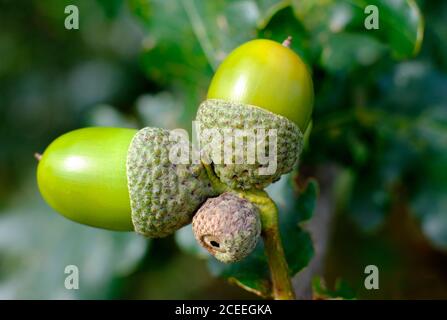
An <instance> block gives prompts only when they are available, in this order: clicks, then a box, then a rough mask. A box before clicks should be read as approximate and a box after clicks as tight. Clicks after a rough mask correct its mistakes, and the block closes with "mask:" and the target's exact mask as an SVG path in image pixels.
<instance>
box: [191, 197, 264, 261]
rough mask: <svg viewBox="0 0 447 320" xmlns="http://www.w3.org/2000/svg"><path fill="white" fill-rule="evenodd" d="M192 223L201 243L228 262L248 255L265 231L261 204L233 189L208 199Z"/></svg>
mask: <svg viewBox="0 0 447 320" xmlns="http://www.w3.org/2000/svg"><path fill="white" fill-rule="evenodd" d="M192 227H193V231H194V236H195V238H196V239H197V241H198V242H199V243H200V245H201V246H202V247H204V248H205V249H206V250H208V252H210V253H211V254H212V255H213V256H214V257H215V258H216V259H218V260H220V261H222V262H225V263H232V262H236V261H240V260H242V259H244V258H245V257H246V256H248V255H249V254H250V253H251V252H252V251H253V250H254V248H255V247H256V244H257V242H258V240H259V237H260V234H261V220H260V216H259V212H258V209H257V207H256V206H255V205H253V204H252V203H251V202H249V201H248V200H246V199H243V198H241V197H239V196H237V195H236V194H234V193H232V192H226V193H223V194H221V195H220V196H218V197H216V198H210V199H208V200H207V201H206V202H205V203H204V204H203V206H202V207H201V208H200V209H199V210H198V211H197V213H196V214H195V215H194V218H193V222H192Z"/></svg>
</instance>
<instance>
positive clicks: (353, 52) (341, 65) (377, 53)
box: [320, 32, 386, 72]
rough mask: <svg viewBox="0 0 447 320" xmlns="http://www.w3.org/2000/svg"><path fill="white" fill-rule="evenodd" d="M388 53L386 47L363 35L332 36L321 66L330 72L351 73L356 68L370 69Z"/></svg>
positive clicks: (324, 52) (337, 34)
mask: <svg viewBox="0 0 447 320" xmlns="http://www.w3.org/2000/svg"><path fill="white" fill-rule="evenodd" d="M385 52H386V46H385V45H383V44H382V43H381V42H379V41H378V40H377V39H375V38H373V37H369V36H365V35H363V34H355V33H347V32H340V33H334V34H330V35H329V36H328V40H327V42H326V43H325V44H324V49H323V52H322V54H321V57H320V64H321V66H323V67H324V68H325V69H326V70H328V71H330V72H340V71H342V72H349V71H352V69H354V67H357V66H361V67H368V66H370V65H372V64H373V63H375V62H376V61H377V60H378V59H379V58H380V57H382V56H383V54H384V53H385Z"/></svg>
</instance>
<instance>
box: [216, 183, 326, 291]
mask: <svg viewBox="0 0 447 320" xmlns="http://www.w3.org/2000/svg"><path fill="white" fill-rule="evenodd" d="M290 180H291V175H286V176H284V177H283V178H282V179H281V180H280V181H279V182H277V183H275V184H273V185H271V186H269V188H268V192H269V194H270V196H271V197H272V199H273V200H274V201H275V202H276V204H277V206H278V209H279V221H280V232H281V239H282V243H283V246H284V251H285V254H286V259H287V262H288V264H289V269H290V274H291V276H293V275H295V274H296V273H297V272H298V271H300V270H301V269H303V268H304V267H305V266H306V265H307V264H308V263H309V261H310V259H311V258H312V256H313V252H314V251H313V247H312V240H311V238H310V235H309V233H308V232H307V231H305V230H303V228H302V223H304V222H305V221H307V220H309V219H310V218H311V217H312V213H313V211H314V209H315V205H316V198H317V194H318V185H317V183H316V181H314V180H310V181H309V182H308V184H307V186H306V188H304V189H303V190H300V191H299V193H298V195H296V193H295V191H294V188H293V186H292V183H291V181H290ZM209 267H210V270H211V272H212V273H213V274H214V275H216V276H220V277H224V278H227V279H229V280H230V281H231V282H234V283H236V284H238V285H240V286H241V287H243V288H245V289H246V290H248V291H251V292H253V293H256V294H258V295H260V296H264V297H270V296H271V283H270V275H269V269H268V265H267V259H266V256H265V254H264V245H263V243H262V241H260V242H259V243H258V245H257V247H256V249H255V250H254V251H253V253H252V254H250V255H249V256H248V257H247V258H245V259H244V260H242V261H240V262H237V263H233V264H223V263H220V262H218V261H216V260H215V259H211V260H210V262H209Z"/></svg>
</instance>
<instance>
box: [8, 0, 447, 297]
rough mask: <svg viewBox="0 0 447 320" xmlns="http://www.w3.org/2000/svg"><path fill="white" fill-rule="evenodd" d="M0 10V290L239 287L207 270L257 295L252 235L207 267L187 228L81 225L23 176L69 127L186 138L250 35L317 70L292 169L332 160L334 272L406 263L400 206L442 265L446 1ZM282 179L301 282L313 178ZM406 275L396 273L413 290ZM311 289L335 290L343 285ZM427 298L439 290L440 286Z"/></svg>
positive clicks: (288, 0) (12, 6)
mask: <svg viewBox="0 0 447 320" xmlns="http://www.w3.org/2000/svg"><path fill="white" fill-rule="evenodd" d="M68 4H75V5H77V6H78V7H79V11H80V29H79V30H71V31H70V30H66V29H65V28H64V27H63V25H64V19H65V14H64V8H65V6H66V5H68ZM370 4H374V5H377V6H378V8H379V17H380V29H379V30H366V29H365V28H364V25H363V23H364V19H365V17H366V14H365V13H364V8H365V7H366V6H367V5H370ZM0 18H1V21H2V28H0V53H1V57H2V58H1V62H0V103H1V105H0V145H1V147H2V148H1V149H0V297H6V298H14V297H21V298H115V297H122V296H124V297H133V298H141V297H144V298H160V297H164V298H169V297H177V298H188V297H210V296H211V297H218V298H219V297H220V298H222V297H235V295H236V296H237V295H242V294H243V293H242V292H239V291H235V290H233V289H231V287H228V286H226V285H225V283H224V282H219V280H214V279H212V277H210V276H209V274H207V275H204V274H205V273H206V270H209V271H210V272H211V273H212V274H214V275H220V276H222V277H224V278H230V279H233V282H236V283H239V284H241V285H243V286H248V287H250V288H252V291H253V290H254V291H258V292H261V293H262V294H264V295H268V294H269V292H268V291H269V285H270V284H269V283H268V274H267V269H266V264H265V257H264V255H263V251H262V243H261V244H260V245H259V247H258V248H257V249H256V250H255V252H254V253H253V254H252V255H251V256H250V257H248V258H247V259H246V260H244V261H242V262H240V263H238V264H234V265H231V266H227V265H221V264H219V263H217V262H216V261H214V260H210V261H208V262H206V261H204V260H205V259H203V258H208V255H207V254H206V253H205V252H204V251H203V250H202V249H200V248H198V247H197V245H196V243H195V241H194V239H193V238H192V232H191V228H190V226H187V227H185V228H183V229H181V230H180V231H179V232H178V233H177V234H176V235H175V239H174V238H170V240H169V239H164V240H157V241H153V242H149V241H147V240H143V239H141V238H140V237H139V236H137V235H133V234H119V233H113V232H106V231H100V230H96V229H92V228H89V227H85V226H80V225H76V224H74V223H72V222H70V221H66V220H64V219H63V218H61V217H59V216H57V215H56V214H55V213H54V212H52V210H51V209H50V208H48V206H46V205H45V204H44V203H43V201H42V200H41V198H40V196H39V195H38V191H37V186H36V184H35V183H34V182H30V181H34V175H35V174H34V170H35V163H34V159H33V158H32V154H33V153H34V152H36V151H42V150H44V148H45V146H47V145H48V144H49V143H50V142H51V141H52V140H53V139H54V138H55V137H57V136H58V135H59V134H61V133H63V132H66V131H69V130H72V129H74V128H78V127H83V126H93V125H100V126H123V127H142V126H148V125H149V126H163V127H166V128H176V127H183V128H185V129H188V130H190V129H191V120H192V119H194V115H195V112H196V108H197V106H198V104H199V103H200V102H201V101H202V100H203V99H205V96H206V89H207V86H208V83H209V81H210V79H211V76H212V74H213V71H214V70H215V69H216V67H217V66H218V65H219V63H220V62H221V61H222V60H223V59H224V57H225V56H226V54H228V53H229V52H230V51H231V50H232V49H233V48H235V47H236V46H238V45H239V44H241V43H243V42H245V41H247V40H249V39H253V38H257V37H262V38H270V39H274V40H277V41H282V40H283V39H284V38H285V37H286V36H288V35H291V36H292V37H293V43H292V49H293V50H295V51H296V52H298V53H299V54H300V55H301V56H302V57H303V60H304V61H305V62H306V63H307V64H308V65H309V69H310V70H311V71H312V74H313V79H314V85H315V94H316V101H315V109H314V110H315V111H314V116H313V130H312V134H311V135H310V141H309V144H308V146H307V148H306V150H305V153H304V154H303V156H302V158H301V160H300V167H301V168H303V169H306V168H314V167H329V166H333V165H334V164H335V165H336V166H337V168H338V176H337V178H336V181H335V183H334V189H335V190H334V194H335V195H336V202H335V203H333V209H334V210H335V209H336V210H337V213H338V216H337V223H336V224H335V226H334V235H333V239H335V240H337V241H335V242H334V243H333V244H332V248H331V252H330V255H329V259H328V263H327V264H328V266H327V270H328V271H327V274H328V276H329V277H332V278H336V277H338V276H339V275H341V276H342V277H344V278H345V277H346V278H347V279H348V281H350V282H349V284H351V283H352V282H355V283H361V281H360V282H359V280H358V279H357V278H355V277H353V274H359V276H360V277H361V276H362V275H363V274H362V270H359V268H360V266H361V263H366V264H371V263H377V264H378V265H380V266H381V272H383V273H385V277H384V278H385V279H388V280H389V281H392V279H393V277H394V278H395V277H396V275H397V274H399V270H407V271H408V269H406V268H409V266H408V265H409V264H410V263H412V262H413V261H414V260H411V259H409V258H408V255H407V252H408V250H407V249H405V248H406V247H405V246H404V245H402V244H400V242H399V244H398V245H396V241H397V240H396V238H395V237H392V235H393V234H394V233H396V234H400V233H401V231H402V229H403V228H406V224H403V223H402V224H401V223H399V222H400V220H397V222H396V220H393V219H395V218H393V217H395V216H396V210H397V211H399V212H405V214H406V215H405V217H406V218H405V219H403V220H405V221H406V220H407V219H414V225H413V224H412V226H413V227H411V230H412V233H411V235H409V236H408V237H406V238H405V239H408V243H409V244H407V245H416V244H415V243H417V244H418V246H419V247H420V246H424V245H427V243H428V244H429V246H430V247H429V246H428V245H427V247H429V248H430V249H423V250H422V249H421V250H419V251H415V252H416V253H417V254H418V256H417V257H413V259H416V261H417V262H418V264H417V265H419V266H421V269H423V270H429V271H433V270H434V269H430V268H428V269H427V267H426V266H425V265H424V262H423V260H424V259H426V258H427V257H428V256H430V255H429V254H428V253H427V252H431V251H427V250H433V249H432V248H436V250H439V251H440V252H441V255H443V256H444V254H445V250H446V248H447V201H446V199H447V198H446V197H445V195H446V192H447V173H446V172H447V170H446V168H447V155H446V150H447V105H446V104H447V29H446V28H445V21H446V19H447V3H446V2H442V1H428V0H426V1H423V0H421V1H417V2H416V1H412V0H394V1H385V0H370V1H366V0H339V1H335V0H312V1H311V0H296V1H295V0H285V1H284V0H282V1H281V0H238V1H236V0H228V1H223V0H215V1H200V0H169V1H166V0H129V1H124V0H110V1H109V0H97V1H89V0H71V1H68V0H46V1H37V0H27V1H20V2H17V1H12V0H1V1H0ZM424 21H425V28H424ZM303 171H304V172H305V171H306V170H303ZM300 175H301V173H300ZM289 182H290V177H289V176H288V177H284V178H283V179H282V180H281V181H280V182H278V183H276V184H274V185H272V186H271V187H270V188H269V192H270V194H271V195H272V197H273V198H274V199H275V200H276V201H278V206H279V208H280V211H281V218H280V219H281V228H282V231H283V234H284V235H283V237H284V239H285V241H284V243H285V250H286V253H287V259H288V260H289V263H290V265H291V271H292V273H296V272H298V271H299V270H301V269H302V268H304V267H305V266H306V265H307V263H308V262H309V260H310V259H311V258H312V255H313V250H314V249H313V248H312V242H311V239H310V237H309V234H308V233H307V232H306V231H305V228H303V226H302V225H301V222H303V221H306V220H308V219H310V218H311V216H312V212H313V208H314V206H315V201H316V197H317V190H318V187H317V185H316V183H315V182H313V180H311V182H309V184H307V187H306V188H303V187H301V188H293V187H290V185H289ZM396 208H397V209H396ZM399 217H401V216H400V215H399ZM390 224H391V226H392V228H391V227H390ZM347 226H349V227H347ZM388 229H389V230H388ZM387 230H388V231H387ZM415 230H416V231H415ZM365 237H366V238H368V237H371V238H368V239H369V240H365ZM388 237H391V239H390V238H388ZM415 239H416V240H415ZM373 240H374V241H373ZM355 241H358V242H355ZM426 241H427V242H426ZM149 243H150V244H151V245H150V246H149ZM162 243H164V245H163V244H162ZM420 243H424V245H421V244H420ZM337 245H338V247H337ZM424 248H425V247H424ZM179 249H180V250H179ZM342 249H345V250H348V251H347V252H349V254H347V253H346V252H343V250H342ZM364 251H365V252H364ZM351 252H355V254H351ZM363 252H364V253H363ZM416 253H415V254H416ZM432 254H435V253H432ZM197 257H199V259H197ZM340 258H342V259H340ZM356 259H357V260H356ZM371 260H372V261H371ZM67 264H75V265H78V266H79V267H80V268H81V269H84V268H85V269H87V270H88V275H87V274H85V277H88V279H87V278H86V279H85V280H83V278H82V275H81V288H82V289H81V290H79V291H77V292H69V291H67V290H65V289H63V279H64V277H65V275H64V273H63V268H64V266H65V265H67ZM339 264H343V266H341V265H339ZM349 266H352V267H349ZM424 266H425V267H424ZM444 266H445V264H444ZM355 268H357V269H355ZM424 268H425V269H424ZM444 269H445V268H444ZM184 270H186V271H187V272H185V271H184ZM407 271H406V272H407ZM129 273H130V275H129ZM186 274H188V276H186V277H185V275H186ZM414 274H417V272H410V271H408V272H407V273H405V274H403V275H400V277H401V278H399V279H400V281H407V282H409V283H416V280H414V279H413V278H412V277H411V276H410V275H414ZM433 274H434V275H438V274H439V272H437V271H433ZM405 275H407V276H405ZM168 279H169V280H168ZM234 279H237V280H234ZM216 281H217V282H216ZM427 281H428V280H427ZM192 282H193V283H194V284H192ZM427 283H431V282H430V281H428V282H427ZM441 283H443V282H442V281H441ZM315 285H316V284H315V283H314V289H315ZM423 285H424V283H422V284H421V286H423ZM353 287H354V288H355V289H359V288H358V287H357V286H353ZM216 288H218V290H217V291H216ZM317 289H318V288H317ZM318 290H319V291H318V292H319V294H320V295H326V296H328V297H333V296H334V295H333V293H334V292H335V293H337V290H338V289H337V288H336V289H335V290H334V292H332V291H329V290H327V289H325V288H323V287H322V286H321V285H320V286H319V289H318ZM393 290H397V289H396V287H393V286H392V285H388V286H386V285H385V289H384V292H385V293H383V294H382V297H390V296H398V297H405V295H395V292H394V291H393ZM417 290H418V289H417V288H416V289H415V291H416V292H417ZM439 290H440V291H439V292H440V293H439V296H444V297H445V296H446V294H447V288H445V287H444V288H440V289H439ZM442 290H444V291H442ZM402 292H406V294H407V296H408V295H409V294H408V291H405V290H403V291H402ZM360 296H362V292H361V295H360ZM364 296H367V297H370V296H368V295H367V294H364ZM250 297H251V296H250Z"/></svg>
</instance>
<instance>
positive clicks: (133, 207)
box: [37, 127, 215, 237]
mask: <svg viewBox="0 0 447 320" xmlns="http://www.w3.org/2000/svg"><path fill="white" fill-rule="evenodd" d="M169 137H170V132H169V131H168V130H165V129H159V128H144V129H141V130H139V131H137V130H133V129H123V128H103V127H93V128H84V129H79V130H75V131H71V132H69V133H66V134H64V135H62V136H60V137H59V138H57V139H56V140H55V141H53V142H52V143H51V144H50V145H49V146H48V148H47V149H46V150H45V152H44V153H43V155H42V156H41V157H40V161H39V165H38V168H37V182H38V185H39V189H40V192H41V194H42V196H43V198H44V199H45V200H46V202H47V203H48V204H49V205H50V206H51V207H52V208H54V209H55V210H56V211H57V212H59V213H61V214H62V215H64V216H65V217H67V218H69V219H71V220H74V221H77V222H79V223H82V224H86V225H90V226H94V227H99V228H105V229H110V230H121V231H136V232H138V233H140V234H142V235H144V236H147V237H164V236H167V235H169V234H171V233H173V232H174V231H176V230H177V229H179V228H181V227H182V226H184V225H186V224H188V223H190V222H191V219H192V216H193V214H194V213H195V212H196V211H197V209H198V208H199V207H200V205H201V204H202V203H203V202H204V201H205V200H206V199H207V198H208V197H210V196H214V195H215V192H214V190H213V188H212V187H211V184H210V181H209V180H208V176H207V174H206V171H205V169H204V167H203V166H202V164H176V163H173V162H171V161H170V158H169V153H170V150H171V147H172V146H173V145H174V143H175V142H174V141H170V139H169Z"/></svg>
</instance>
